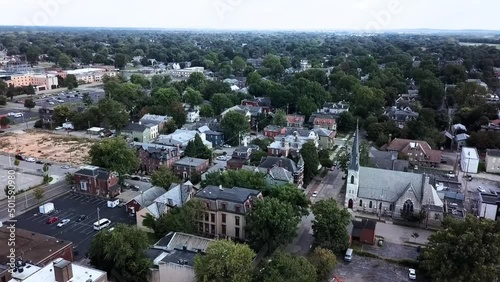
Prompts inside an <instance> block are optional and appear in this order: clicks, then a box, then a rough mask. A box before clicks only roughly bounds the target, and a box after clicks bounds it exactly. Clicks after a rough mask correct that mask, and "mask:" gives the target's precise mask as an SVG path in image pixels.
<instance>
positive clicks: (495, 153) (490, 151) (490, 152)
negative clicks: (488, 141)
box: [486, 149, 500, 157]
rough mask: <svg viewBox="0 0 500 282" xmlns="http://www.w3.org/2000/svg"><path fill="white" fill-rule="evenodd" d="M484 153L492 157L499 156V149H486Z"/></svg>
mask: <svg viewBox="0 0 500 282" xmlns="http://www.w3.org/2000/svg"><path fill="white" fill-rule="evenodd" d="M486 155H488V156H492V157H500V150H498V149H487V150H486Z"/></svg>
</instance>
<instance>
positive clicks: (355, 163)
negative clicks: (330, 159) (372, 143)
mask: <svg viewBox="0 0 500 282" xmlns="http://www.w3.org/2000/svg"><path fill="white" fill-rule="evenodd" d="M349 170H355V171H358V170H359V128H358V122H357V121H356V132H354V142H353V143H352V150H351V163H350V164H349Z"/></svg>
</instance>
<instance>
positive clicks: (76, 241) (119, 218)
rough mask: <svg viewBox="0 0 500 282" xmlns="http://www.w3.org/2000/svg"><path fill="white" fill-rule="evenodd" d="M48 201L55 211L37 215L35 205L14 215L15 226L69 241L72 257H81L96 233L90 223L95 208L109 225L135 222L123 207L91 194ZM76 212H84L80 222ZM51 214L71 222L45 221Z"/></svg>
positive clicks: (71, 193)
mask: <svg viewBox="0 0 500 282" xmlns="http://www.w3.org/2000/svg"><path fill="white" fill-rule="evenodd" d="M50 202H52V203H54V206H55V208H56V211H55V212H53V213H51V214H50V215H43V214H38V207H36V208H34V209H32V210H30V211H28V212H26V213H25V214H23V215H21V216H18V217H17V218H15V219H17V227H18V228H22V229H26V230H30V231H33V232H37V233H42V234H45V235H49V236H53V237H56V238H59V239H62V240H68V241H71V242H73V246H74V248H75V249H76V250H77V251H78V254H75V260H80V259H82V258H83V257H84V256H85V254H86V253H87V251H88V249H89V247H90V242H91V240H92V238H93V237H94V236H95V235H96V234H97V231H95V230H94V228H93V223H94V222H96V221H97V218H98V216H97V213H98V209H99V218H100V219H103V218H107V219H109V220H110V221H111V225H110V227H112V226H115V225H116V224H117V223H127V224H135V217H131V216H129V214H128V213H127V212H126V211H125V208H123V207H115V208H108V207H107V201H106V200H105V199H101V198H98V197H95V196H91V195H82V194H78V193H74V192H70V193H68V194H65V195H63V196H61V197H59V198H56V199H53V200H51V201H50ZM80 215H86V216H87V218H86V219H85V220H83V221H82V222H77V221H76V220H77V219H78V217H79V216H80ZM54 216H57V217H59V222H60V221H61V220H63V219H70V220H71V221H70V223H68V224H67V225H65V226H63V227H57V223H53V224H47V220H48V219H49V218H50V217H54Z"/></svg>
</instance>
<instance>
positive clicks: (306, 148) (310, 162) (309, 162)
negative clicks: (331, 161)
mask: <svg viewBox="0 0 500 282" xmlns="http://www.w3.org/2000/svg"><path fill="white" fill-rule="evenodd" d="M300 155H301V156H302V159H303V160H304V180H305V181H306V182H309V181H311V180H312V179H313V178H314V176H316V174H317V173H318V167H319V156H318V149H316V146H314V144H313V143H312V142H307V143H305V144H304V145H302V149H300Z"/></svg>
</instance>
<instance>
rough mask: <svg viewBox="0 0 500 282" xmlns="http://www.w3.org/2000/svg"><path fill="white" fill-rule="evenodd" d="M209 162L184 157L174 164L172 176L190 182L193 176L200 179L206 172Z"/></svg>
mask: <svg viewBox="0 0 500 282" xmlns="http://www.w3.org/2000/svg"><path fill="white" fill-rule="evenodd" d="M208 167H209V161H208V160H205V159H197V158H190V157H184V158H182V159H180V160H178V161H176V162H175V163H174V169H173V170H174V174H175V175H177V177H179V178H180V179H183V180H188V179H189V180H191V179H192V177H193V176H194V175H197V176H198V177H200V176H201V175H202V174H203V173H205V172H206V171H207V170H208Z"/></svg>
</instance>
